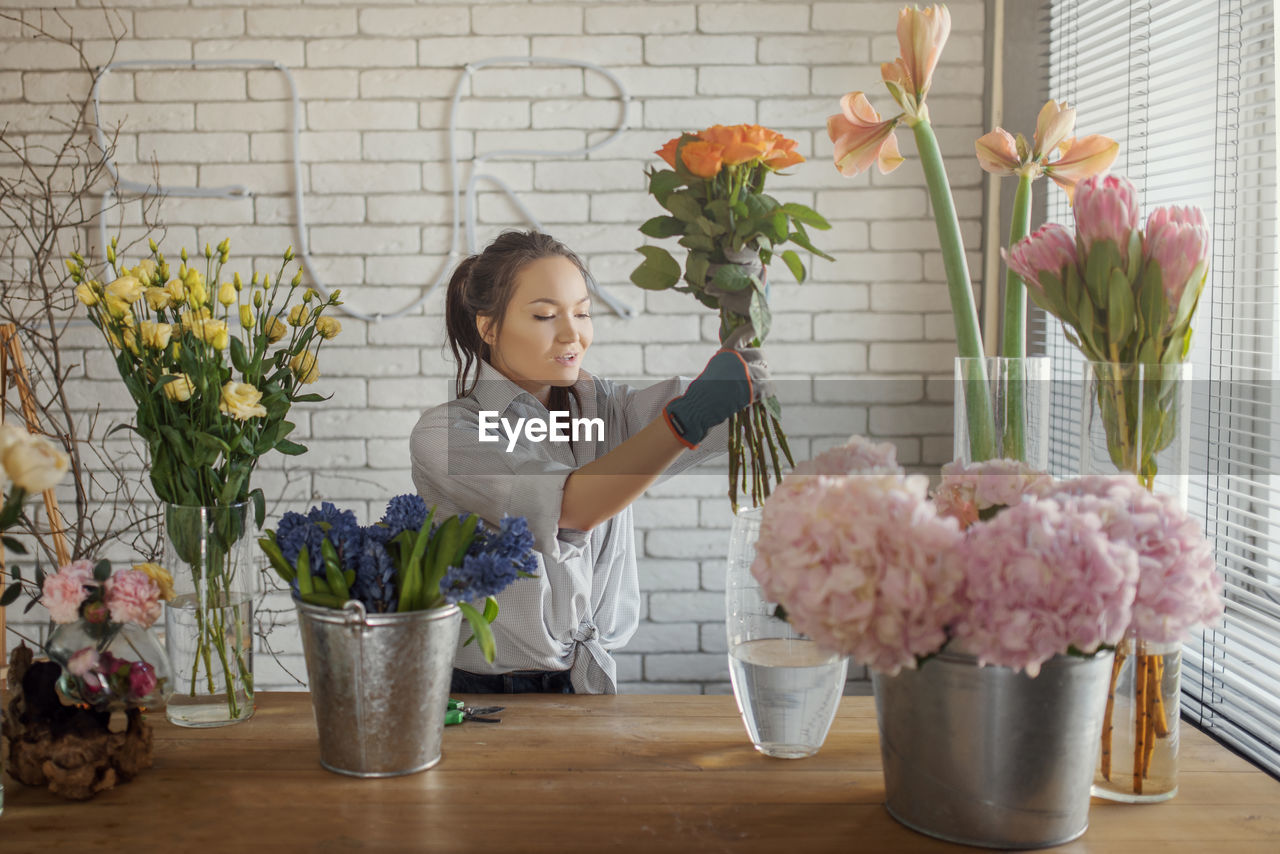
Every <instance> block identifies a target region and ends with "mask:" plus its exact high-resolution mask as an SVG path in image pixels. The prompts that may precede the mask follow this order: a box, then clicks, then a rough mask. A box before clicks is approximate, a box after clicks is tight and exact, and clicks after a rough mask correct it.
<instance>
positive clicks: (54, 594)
mask: <svg viewBox="0 0 1280 854" xmlns="http://www.w3.org/2000/svg"><path fill="white" fill-rule="evenodd" d="M96 583H97V582H95V581H94V580H93V563H92V562H90V561H87V560H73V561H72V562H71V563H68V564H66V565H65V566H63V567H62V568H61V569H59V570H58V571H57V572H55V573H54V574H53V575H49V576H46V577H45V579H44V586H43V587H42V588H41V597H40V601H41V603H42V604H43V605H44V606H45V608H47V609H48V610H49V618H50V619H52V620H53V621H54V622H55V623H73V622H75V621H76V620H78V619H79V618H80V606H81V604H83V603H84V600H85V598H86V597H87V596H88V590H86V589H85V588H86V587H92V586H94V585H95V584H96Z"/></svg>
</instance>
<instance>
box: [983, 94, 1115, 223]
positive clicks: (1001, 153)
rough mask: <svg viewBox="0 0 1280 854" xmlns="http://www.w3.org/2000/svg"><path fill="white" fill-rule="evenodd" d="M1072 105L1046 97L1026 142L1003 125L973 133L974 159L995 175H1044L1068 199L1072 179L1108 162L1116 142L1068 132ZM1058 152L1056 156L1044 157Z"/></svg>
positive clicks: (1094, 172) (1073, 183)
mask: <svg viewBox="0 0 1280 854" xmlns="http://www.w3.org/2000/svg"><path fill="white" fill-rule="evenodd" d="M1075 124H1076V111H1075V110H1074V109H1072V108H1071V107H1068V106H1067V102H1066V101H1063V102H1061V103H1059V102H1057V101H1054V100H1052V99H1051V100H1049V101H1046V102H1045V105H1044V106H1043V107H1042V108H1041V109H1040V115H1039V117H1037V119H1036V133H1035V137H1034V140H1033V142H1032V143H1031V144H1028V143H1027V140H1026V138H1025V137H1024V136H1023V135H1022V134H1018V135H1016V136H1015V135H1013V134H1011V133H1009V132H1008V131H1007V130H1005V129H1004V128H996V129H995V130H993V131H991V133H988V134H985V135H983V136H981V137H979V138H978V140H977V142H975V143H974V148H975V149H976V150H977V155H978V163H979V165H981V166H982V168H983V169H985V170H986V171H988V172H991V173H994V174H996V175H1019V176H1021V175H1025V176H1027V177H1029V178H1031V179H1035V178H1037V177H1039V176H1040V175H1048V176H1049V177H1050V178H1051V179H1052V180H1053V181H1054V183H1056V184H1057V185H1058V186H1059V187H1061V188H1062V189H1063V190H1064V191H1066V194H1067V200H1068V201H1072V197H1073V195H1074V193H1075V186H1076V184H1077V183H1078V182H1079V181H1081V180H1083V179H1085V178H1088V177H1089V176H1091V175H1097V174H1100V173H1102V172H1105V171H1107V169H1109V168H1111V164H1112V163H1114V162H1115V159H1116V155H1117V154H1118V153H1119V151H1120V144H1119V143H1117V142H1116V141H1115V140H1114V139H1111V138H1109V137H1105V136H1101V135H1099V134H1092V135H1090V136H1086V137H1083V138H1080V139H1076V138H1074V137H1072V136H1071V135H1070V134H1071V131H1072V130H1074V129H1075ZM1055 152H1057V153H1059V155H1060V156H1059V157H1058V159H1057V160H1055V161H1052V162H1050V160H1049V158H1050V157H1051V156H1052V155H1053V154H1054V153H1055Z"/></svg>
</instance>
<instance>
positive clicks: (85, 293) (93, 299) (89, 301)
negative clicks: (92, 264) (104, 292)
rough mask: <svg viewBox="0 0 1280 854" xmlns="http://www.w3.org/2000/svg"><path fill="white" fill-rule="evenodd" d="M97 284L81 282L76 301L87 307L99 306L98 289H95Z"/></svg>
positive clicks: (77, 287) (77, 286)
mask: <svg viewBox="0 0 1280 854" xmlns="http://www.w3.org/2000/svg"><path fill="white" fill-rule="evenodd" d="M97 284H98V283H97V282H81V283H80V284H78V285H76V299H78V300H80V302H82V303H84V304H85V305H97V304H98V288H95V287H94V285H97Z"/></svg>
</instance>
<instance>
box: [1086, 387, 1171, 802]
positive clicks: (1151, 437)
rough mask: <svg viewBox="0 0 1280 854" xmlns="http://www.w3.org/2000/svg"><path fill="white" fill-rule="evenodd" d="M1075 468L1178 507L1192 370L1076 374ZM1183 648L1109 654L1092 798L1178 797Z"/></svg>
mask: <svg viewBox="0 0 1280 854" xmlns="http://www.w3.org/2000/svg"><path fill="white" fill-rule="evenodd" d="M1082 401H1083V406H1084V411H1083V413H1082V417H1081V428H1082V429H1081V438H1080V464H1081V470H1082V471H1083V472H1084V473H1085V474H1115V473H1116V472H1129V473H1131V474H1133V475H1135V476H1136V477H1137V478H1138V480H1139V481H1141V483H1142V485H1143V486H1145V487H1146V488H1147V489H1149V490H1150V491H1152V492H1154V493H1159V494H1164V495H1171V496H1173V497H1174V499H1175V500H1176V501H1177V502H1178V503H1179V504H1181V505H1182V506H1184V507H1185V506H1186V503H1187V490H1188V484H1189V481H1190V466H1191V366H1190V365H1188V364H1173V365H1158V364H1121V363H1116V362H1086V363H1085V364H1084V388H1083V389H1082ZM1181 669H1182V647H1181V644H1178V643H1169V644H1158V643H1154V642H1151V641H1148V640H1146V639H1145V638H1140V637H1131V638H1127V639H1126V640H1125V641H1124V642H1123V643H1122V644H1121V645H1120V647H1118V648H1117V650H1116V658H1115V664H1114V666H1113V669H1112V672H1111V685H1110V690H1109V692H1108V697H1107V712H1106V719H1105V720H1104V721H1103V734H1102V744H1101V748H1100V750H1099V752H1098V768H1097V772H1096V774H1095V775H1094V784H1093V793H1094V795H1096V796H1098V797H1100V798H1107V799H1109V800H1115V801H1126V802H1131V803H1143V802H1151V801H1164V800H1168V799H1169V798H1172V797H1173V796H1174V795H1176V794H1177V792H1178V717H1179V699H1178V690H1179V676H1180V673H1181Z"/></svg>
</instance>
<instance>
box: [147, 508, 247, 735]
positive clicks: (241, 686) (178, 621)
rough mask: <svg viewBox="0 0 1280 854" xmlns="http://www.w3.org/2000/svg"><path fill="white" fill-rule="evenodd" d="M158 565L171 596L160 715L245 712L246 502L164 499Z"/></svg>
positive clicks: (231, 717)
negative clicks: (165, 691)
mask: <svg viewBox="0 0 1280 854" xmlns="http://www.w3.org/2000/svg"><path fill="white" fill-rule="evenodd" d="M164 514H165V566H166V568H168V569H169V571H170V572H171V573H172V574H173V583H174V591H175V594H176V595H175V596H174V599H173V601H172V602H169V603H168V605H167V607H166V608H165V645H166V647H167V648H168V650H169V659H170V662H171V663H172V667H173V674H174V680H175V686H174V694H173V697H172V698H171V699H170V701H169V705H168V707H167V710H166V714H167V716H168V718H169V721H170V722H172V723H174V724H177V725H178V726H187V727H208V726H225V725H227V724H233V723H238V722H240V721H243V720H248V719H249V717H250V716H252V715H253V602H254V596H255V595H256V593H257V589H258V573H259V571H260V570H259V561H258V546H257V539H258V527H257V525H256V523H255V521H254V515H253V505H252V503H250V502H242V503H240V504H225V505H215V506H212V507H193V506H184V505H178V504H167V505H165V508H164Z"/></svg>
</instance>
